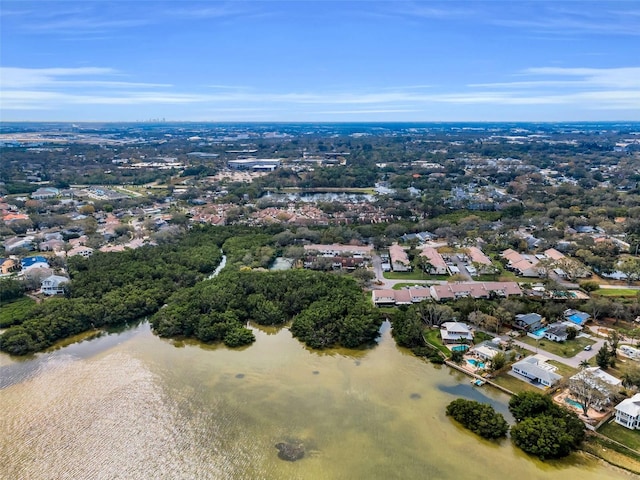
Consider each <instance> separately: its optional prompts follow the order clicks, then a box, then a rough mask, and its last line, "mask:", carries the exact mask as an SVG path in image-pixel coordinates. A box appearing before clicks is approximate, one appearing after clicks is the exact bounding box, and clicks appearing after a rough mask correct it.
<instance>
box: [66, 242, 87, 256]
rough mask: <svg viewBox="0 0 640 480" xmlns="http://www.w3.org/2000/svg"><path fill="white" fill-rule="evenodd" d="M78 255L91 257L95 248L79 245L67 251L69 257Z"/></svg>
mask: <svg viewBox="0 0 640 480" xmlns="http://www.w3.org/2000/svg"><path fill="white" fill-rule="evenodd" d="M76 255H79V256H81V257H84V258H89V257H90V256H91V255H93V248H91V247H85V246H83V245H79V246H77V247H74V248H72V249H71V250H69V251H68V252H67V257H75V256H76Z"/></svg>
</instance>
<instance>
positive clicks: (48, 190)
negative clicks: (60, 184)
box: [31, 187, 60, 200]
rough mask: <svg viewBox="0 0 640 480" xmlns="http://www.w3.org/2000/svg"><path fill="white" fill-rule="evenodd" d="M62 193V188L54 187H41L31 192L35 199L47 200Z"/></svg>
mask: <svg viewBox="0 0 640 480" xmlns="http://www.w3.org/2000/svg"><path fill="white" fill-rule="evenodd" d="M59 193H60V190H58V189H57V188H53V187H44V188H42V187H41V188H39V189H37V190H36V191H35V192H33V193H32V194H31V198H33V199H34V200H45V199H47V198H55V197H57V196H58V194H59Z"/></svg>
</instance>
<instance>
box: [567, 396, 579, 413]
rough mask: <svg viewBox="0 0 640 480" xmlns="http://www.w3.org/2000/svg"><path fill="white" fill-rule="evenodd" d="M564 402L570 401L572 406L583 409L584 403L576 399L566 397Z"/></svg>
mask: <svg viewBox="0 0 640 480" xmlns="http://www.w3.org/2000/svg"><path fill="white" fill-rule="evenodd" d="M564 402H565V403H568V404H569V405H571V406H572V407H575V408H579V409H580V410H582V404H581V403H580V402H576V401H575V400H572V399H570V398H568V397H565V399H564Z"/></svg>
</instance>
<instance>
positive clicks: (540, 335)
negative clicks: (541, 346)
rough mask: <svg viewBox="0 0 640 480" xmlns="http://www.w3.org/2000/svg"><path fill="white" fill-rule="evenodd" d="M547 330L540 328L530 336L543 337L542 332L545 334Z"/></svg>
mask: <svg viewBox="0 0 640 480" xmlns="http://www.w3.org/2000/svg"><path fill="white" fill-rule="evenodd" d="M547 330H548V329H547V327H544V328H540V329H538V330H536V331H535V332H533V334H532V335H535V336H536V337H544V332H546V331H547Z"/></svg>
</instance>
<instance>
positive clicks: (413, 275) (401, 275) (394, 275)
mask: <svg viewBox="0 0 640 480" xmlns="http://www.w3.org/2000/svg"><path fill="white" fill-rule="evenodd" d="M382 275H383V276H384V278H386V279H387V280H446V279H448V278H449V275H427V274H425V273H423V272H421V271H419V270H414V271H413V272H384V273H383V274H382Z"/></svg>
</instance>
